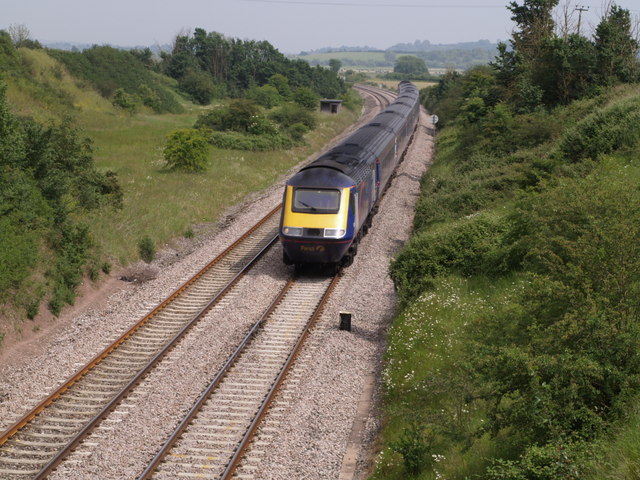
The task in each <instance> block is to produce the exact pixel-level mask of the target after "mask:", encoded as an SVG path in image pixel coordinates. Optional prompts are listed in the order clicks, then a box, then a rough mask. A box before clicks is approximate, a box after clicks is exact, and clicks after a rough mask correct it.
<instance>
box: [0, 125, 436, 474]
mask: <svg viewBox="0 0 640 480" xmlns="http://www.w3.org/2000/svg"><path fill="white" fill-rule="evenodd" d="M371 115H372V114H371V113H369V114H368V115H366V117H367V118H370V117H371ZM427 122H429V118H428V117H427V115H425V114H424V113H423V114H422V115H421V123H420V125H419V127H418V132H417V134H416V136H415V139H414V142H413V143H412V145H411V147H410V151H409V153H408V155H407V157H406V159H405V161H404V162H403V163H402V164H401V165H400V167H399V171H398V175H397V177H396V178H395V180H394V181H393V184H392V187H391V188H390V189H389V190H388V191H387V194H386V196H385V197H384V199H383V200H382V205H381V208H380V213H378V215H377V216H376V217H375V219H374V222H373V228H372V229H371V230H370V232H369V234H368V235H367V236H366V237H365V238H364V239H363V241H362V244H361V246H360V248H359V251H358V255H357V256H356V258H355V261H354V263H353V265H352V266H351V267H349V268H348V269H347V270H346V273H345V275H344V277H343V278H342V280H341V281H340V284H339V285H338V287H337V289H336V291H335V292H334V295H333V296H332V299H331V300H330V302H329V304H328V305H327V308H326V310H325V313H324V314H323V316H322V317H321V318H320V320H319V323H318V326H317V327H316V328H315V329H314V331H313V332H312V334H311V337H310V339H309V342H308V346H309V348H308V349H306V350H305V352H304V353H303V354H302V355H301V356H300V358H299V361H298V363H297V365H296V367H294V371H293V372H292V375H291V376H290V379H289V380H287V382H286V387H285V389H284V390H283V392H282V395H281V397H280V400H279V401H278V403H277V404H278V405H279V409H278V414H274V415H272V416H270V417H268V419H267V423H266V425H267V426H268V425H277V426H278V428H279V431H278V433H275V434H274V433H273V432H271V431H269V435H270V436H269V437H267V436H265V435H266V433H264V434H262V439H263V441H266V442H267V443H268V445H267V446H266V447H265V446H261V447H260V448H259V449H254V452H253V453H251V452H250V455H251V456H253V457H255V458H256V459H257V460H256V462H257V465H258V467H259V470H258V472H259V473H258V474H256V478H260V479H298V478H314V479H315V478H323V479H324V478H336V479H337V478H338V477H339V476H340V471H341V468H342V459H343V457H344V454H345V451H346V449H347V444H348V439H349V435H350V432H351V428H352V425H353V422H354V415H355V412H356V410H357V406H358V400H359V399H360V396H361V392H362V390H363V387H364V385H365V382H366V380H367V378H370V377H371V375H372V374H376V373H377V372H379V371H380V364H381V354H382V351H383V348H384V341H385V337H386V329H387V327H388V326H389V323H390V320H391V318H392V315H393V312H394V306H395V294H394V290H393V284H392V282H391V280H390V279H389V277H388V265H389V259H390V258H391V257H392V256H393V254H394V253H395V252H396V251H397V250H398V248H399V247H400V246H402V244H403V243H404V241H405V240H406V239H407V238H408V235H409V232H410V229H411V224H412V219H413V209H414V204H415V201H416V200H417V197H418V194H419V179H420V176H421V175H422V173H423V172H424V171H425V169H426V168H427V166H428V164H429V162H430V158H431V151H432V145H433V144H432V141H431V137H430V136H429V135H428V133H427V130H426V125H427ZM429 126H430V125H429ZM287 176H288V175H287ZM287 176H285V177H284V178H286V177H287ZM284 178H283V179H282V180H281V181H280V182H278V183H277V184H276V185H274V186H273V187H271V188H270V189H268V190H267V191H265V192H262V193H261V194H258V195H255V196H253V197H252V198H250V199H249V200H248V201H247V202H246V203H245V204H243V205H240V206H238V207H236V208H235V209H232V210H230V211H229V212H228V214H227V216H226V218H225V219H223V221H222V222H220V224H219V225H218V228H217V229H215V230H214V231H211V232H209V233H203V234H201V235H199V236H198V237H197V240H195V241H192V242H189V243H186V244H184V245H181V246H177V247H175V248H173V249H172V248H166V249H165V250H164V251H163V252H162V254H161V256H160V258H159V259H158V260H157V261H156V262H154V264H152V265H151V266H147V265H146V264H138V265H135V266H134V267H133V268H132V269H131V271H130V272H129V273H128V274H129V276H130V277H131V278H145V279H146V281H144V282H132V283H124V282H122V288H119V289H118V290H117V291H116V293H114V294H113V295H111V296H110V297H109V298H108V301H106V302H105V305H104V306H103V307H102V308H91V307H89V308H87V309H85V311H84V312H83V313H82V314H80V315H78V316H76V317H74V318H73V319H72V320H71V321H70V322H69V323H68V326H67V328H65V329H60V330H59V331H51V332H50V335H47V337H46V341H45V342H44V344H43V345H42V346H41V353H38V354H36V355H34V356H30V357H29V356H24V355H23V356H22V357H15V358H13V357H11V356H9V357H6V356H5V357H4V358H3V361H4V362H5V363H4V364H3V365H0V431H2V430H4V429H6V428H8V427H9V426H10V425H11V424H13V423H14V422H15V420H17V419H18V418H19V417H20V416H21V415H23V414H24V413H25V412H26V411H27V410H28V409H29V408H32V407H33V406H34V405H35V400H36V399H38V398H43V397H44V396H45V395H46V394H48V393H49V392H51V391H53V390H54V389H55V388H56V387H57V386H58V385H59V384H60V383H62V382H63V381H64V380H65V379H66V378H68V377H69V376H70V375H71V374H73V373H74V372H75V371H76V370H77V369H78V368H79V367H80V366H82V365H83V364H84V363H85V362H86V361H88V360H89V359H90V358H92V357H93V356H95V355H96V354H97V353H99V352H100V351H102V349H104V348H105V347H106V346H107V345H108V344H109V343H110V341H112V340H113V339H114V338H117V336H119V335H120V334H121V333H123V332H124V331H126V330H127V329H128V328H129V327H130V326H131V325H132V324H133V323H135V322H136V321H138V320H139V319H140V318H141V317H142V316H144V314H145V313H147V312H148V311H150V310H152V309H153V307H154V306H155V305H157V304H158V303H159V302H160V301H162V300H163V299H164V298H166V297H167V296H168V295H169V294H170V293H171V292H173V291H174V290H175V289H176V288H177V287H178V286H180V285H181V284H182V283H183V282H184V281H186V280H187V279H188V278H189V277H190V276H191V275H193V274H194V273H196V272H197V271H198V270H199V269H200V268H202V267H203V266H204V265H206V263H207V262H208V261H209V260H210V259H211V258H213V256H214V255H216V254H217V253H219V252H221V251H222V250H224V248H226V246H227V245H229V244H230V243H231V242H232V241H233V240H235V239H236V238H237V237H238V236H239V235H240V234H241V233H243V232H244V231H245V230H246V228H247V226H248V225H253V224H254V223H255V222H256V221H257V220H258V219H259V218H261V217H262V216H263V215H265V214H266V213H267V212H268V211H270V210H271V209H272V208H273V207H274V206H275V205H276V204H277V203H278V202H279V201H280V199H281V192H282V188H283V182H284ZM281 258H282V252H281V249H280V247H276V248H274V249H273V250H272V251H271V252H270V253H269V254H267V255H266V256H265V257H264V258H263V259H262V260H261V262H260V264H259V265H258V266H257V268H255V269H254V270H253V271H252V272H251V273H250V274H249V275H248V276H247V277H245V279H243V280H242V281H241V282H240V283H239V284H238V285H237V286H236V287H235V288H234V291H233V299H232V302H225V303H223V304H221V305H219V306H217V307H215V308H214V309H213V310H212V311H211V312H209V314H208V315H207V316H206V318H205V319H203V320H202V321H201V322H200V324H199V326H198V327H197V328H196V329H195V330H194V332H193V333H192V334H191V335H189V336H188V337H187V338H186V339H185V340H183V341H182V342H181V343H180V344H179V345H178V346H177V347H176V348H175V349H174V350H173V351H172V352H171V354H170V356H169V361H168V362H166V363H165V364H163V366H162V367H161V368H159V369H157V370H156V371H154V372H152V373H150V374H149V375H148V376H147V378H146V379H145V380H144V381H143V383H142V384H141V385H140V387H139V388H138V389H136V391H135V392H134V393H133V394H132V395H131V396H130V397H129V398H127V399H126V400H125V401H124V402H123V404H122V405H121V406H120V407H119V408H118V409H117V410H116V411H115V412H114V413H113V414H111V415H110V416H109V417H108V419H107V420H106V421H104V422H103V424H102V425H101V427H100V428H99V429H97V430H96V431H95V432H94V433H93V434H92V435H91V436H90V437H89V438H88V439H87V440H86V441H85V443H84V444H83V445H81V446H80V447H79V448H78V450H77V451H76V452H75V453H74V454H72V456H71V457H70V458H69V459H68V460H67V461H65V462H63V463H62V464H61V465H60V466H59V467H58V469H57V470H56V472H54V473H53V474H52V475H51V476H50V478H52V479H62V478H64V479H75V478H78V479H91V478H95V479H97V478H100V479H109V478H113V479H121V478H135V477H136V476H137V475H138V474H139V473H141V471H142V470H143V469H144V468H145V466H146V463H147V462H148V461H149V460H150V459H151V458H152V457H153V455H154V454H155V452H156V451H157V449H158V448H159V447H160V446H161V445H162V443H163V441H164V439H165V438H166V436H167V435H168V434H169V433H170V432H171V431H172V430H173V428H174V426H175V425H176V423H177V422H178V421H179V419H180V417H181V416H182V414H183V413H185V412H186V411H187V410H188V409H189V408H190V406H191V404H192V402H193V399H194V398H195V397H197V396H198V395H199V393H200V389H201V388H203V387H204V386H205V385H206V380H207V379H209V378H210V377H211V375H212V374H213V373H214V372H215V371H216V370H217V369H218V368H219V367H220V366H221V365H222V363H223V362H224V361H225V360H226V358H227V357H228V356H229V354H230V353H231V351H232V350H233V348H234V347H235V345H236V344H237V342H238V341H239V339H240V338H241V337H242V336H243V332H245V331H246V330H247V328H248V327H249V325H250V324H252V323H253V322H254V321H255V320H256V318H257V316H258V315H259V314H260V313H261V312H262V311H263V310H264V308H266V306H267V305H268V304H269V303H270V302H271V300H272V299H273V298H274V296H275V295H276V293H277V291H278V290H279V288H280V287H281V285H282V284H283V283H284V281H285V279H286V278H287V277H288V275H289V271H290V270H289V269H290V267H286V266H284V265H283V264H282V261H281ZM161 269H162V273H161V274H160V273H159V272H160V270H161ZM341 310H348V311H351V312H352V313H353V320H352V331H351V332H345V331H340V330H338V314H339V311H341ZM76 345H78V346H80V345H81V346H82V348H80V347H78V348H76ZM184 365H189V368H185V367H184ZM167 378H170V379H171V382H169V385H170V386H167V382H164V381H162V380H166V379H167ZM25 399H30V401H29V402H33V403H29V404H27V403H28V402H25ZM377 402H378V394H376V395H374V399H373V402H372V405H373V406H374V407H375V405H376V404H377ZM374 407H372V408H371V409H369V415H368V417H367V418H365V419H363V420H364V421H365V422H366V423H365V425H366V428H365V435H364V437H363V438H361V439H359V441H358V442H357V444H359V445H352V447H355V446H358V447H359V449H358V450H359V452H360V453H359V456H358V469H357V470H358V473H357V478H362V475H364V474H365V473H366V471H367V468H368V465H369V463H370V459H371V458H372V455H371V452H372V445H373V444H372V442H373V440H374V438H375V435H376V433H377V429H378V424H377V420H376V417H375V408H374ZM267 430H268V428H267V429H266V430H265V432H266V431H267ZM258 440H260V437H259V438H258ZM257 450H260V451H259V452H257Z"/></svg>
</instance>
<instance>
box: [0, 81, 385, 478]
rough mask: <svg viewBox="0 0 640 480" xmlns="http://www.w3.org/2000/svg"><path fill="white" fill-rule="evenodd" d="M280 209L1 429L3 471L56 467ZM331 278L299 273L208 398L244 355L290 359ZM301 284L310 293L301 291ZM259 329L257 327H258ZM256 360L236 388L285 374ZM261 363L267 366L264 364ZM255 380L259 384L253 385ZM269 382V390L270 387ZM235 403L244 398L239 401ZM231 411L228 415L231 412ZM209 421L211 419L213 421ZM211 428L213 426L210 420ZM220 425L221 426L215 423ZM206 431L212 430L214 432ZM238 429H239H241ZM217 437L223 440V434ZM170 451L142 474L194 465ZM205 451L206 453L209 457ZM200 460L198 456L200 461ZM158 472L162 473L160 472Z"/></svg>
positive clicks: (20, 474) (187, 323)
mask: <svg viewBox="0 0 640 480" xmlns="http://www.w3.org/2000/svg"><path fill="white" fill-rule="evenodd" d="M364 90H367V92H368V94H369V95H373V96H375V98H376V102H377V103H378V104H379V106H380V108H381V109H384V108H385V106H386V105H387V104H388V103H389V102H390V99H392V97H393V94H390V93H389V94H386V95H385V94H379V93H377V90H375V89H374V92H376V93H372V92H371V91H370V90H371V89H369V88H368V87H366V88H364ZM279 211H280V206H278V207H276V208H275V209H274V210H273V211H272V212H271V213H270V214H269V215H268V216H267V217H265V218H264V219H263V220H262V221H261V222H259V223H258V224H257V225H256V226H254V227H253V228H252V229H250V230H249V231H248V232H247V233H246V234H245V235H244V236H243V237H242V238H240V239H239V240H238V241H236V242H235V243H234V244H233V245H231V246H230V247H229V248H228V249H227V250H225V252H223V253H222V254H221V255H220V256H219V257H217V258H216V259H215V260H213V261H212V262H211V263H209V264H208V265H207V266H206V267H205V268H203V269H202V270H201V271H200V272H199V273H198V274H196V275H195V276H194V277H193V278H192V279H190V280H189V281H188V282H186V283H185V284H184V285H183V286H181V287H180V288H178V289H177V290H176V291H175V292H174V293H173V294H172V295H171V296H170V297H169V298H167V299H166V300H165V301H163V302H162V303H161V304H160V305H159V306H158V307H156V308H155V309H154V310H153V311H152V312H150V313H149V314H148V315H147V316H145V317H144V318H143V319H142V320H141V321H140V322H138V323H137V324H136V325H134V326H133V327H132V328H131V329H130V330H129V331H127V332H126V333H125V334H123V335H122V336H121V337H120V338H118V339H117V340H116V341H115V342H113V343H112V344H111V345H110V346H109V347H107V348H106V349H105V350H104V351H103V352H101V353H100V354H98V355H97V356H96V357H95V358H94V359H93V360H92V361H91V362H90V363H89V364H87V365H86V366H85V367H83V368H82V369H81V370H79V371H78V372H77V373H76V374H74V375H73V376H72V377H71V378H70V379H69V380H68V381H67V382H65V383H64V384H63V385H62V386H61V387H59V388H58V389H57V390H56V391H55V392H53V393H52V394H51V395H50V396H49V397H47V398H46V399H45V400H43V401H42V402H40V404H38V406H37V407H36V408H34V409H33V410H32V411H31V412H29V413H28V414H27V415H25V416H24V417H23V418H22V419H20V420H19V421H18V422H17V423H16V424H15V425H14V426H12V427H11V428H10V429H9V430H7V431H6V432H5V433H4V434H3V435H2V436H1V437H0V478H3V479H5V478H6V479H25V478H45V477H46V476H47V475H48V474H49V473H50V472H51V471H52V470H53V469H55V467H56V466H57V465H58V464H59V463H60V462H61V461H63V460H64V459H65V458H66V457H67V456H68V454H69V453H70V452H71V451H73V450H74V449H75V448H76V447H77V446H78V444H79V443H80V442H82V440H83V439H84V438H86V436H87V435H89V434H90V433H91V431H92V430H93V429H95V428H96V427H97V426H98V425H99V424H100V422H101V421H102V420H103V419H104V418H105V417H106V416H107V415H108V414H109V413H110V412H112V411H113V410H114V409H115V408H116V407H117V406H118V404H119V403H120V402H121V401H122V399H123V398H125V397H126V396H127V395H128V394H129V393H130V392H131V391H132V390H133V389H134V388H135V386H136V385H137V384H138V383H140V381H141V380H142V378H143V377H144V376H145V375H146V374H147V373H148V372H149V371H151V370H152V369H153V368H154V367H155V366H156V365H157V364H158V363H159V362H160V361H161V360H162V359H163V358H164V356H165V355H166V354H167V353H168V352H169V351H170V350H171V349H172V348H173V346H174V345H175V344H177V343H178V341H179V340H180V339H181V338H182V337H183V336H184V335H185V334H186V333H187V332H188V331H189V330H190V329H191V327H192V326H194V325H195V324H196V323H197V322H198V320H199V319H200V318H201V317H202V316H203V315H204V314H205V313H206V312H207V311H208V310H209V309H210V308H211V307H212V306H214V305H215V304H216V303H217V302H218V301H219V300H220V299H221V298H222V297H223V296H224V294H225V293H226V292H227V291H228V289H229V288H231V286H232V285H234V284H235V283H236V282H237V280H239V278H240V277H241V276H242V275H243V273H244V272H245V271H246V270H247V269H248V268H249V267H250V265H252V264H253V263H254V262H255V261H256V260H257V259H258V258H259V257H260V256H261V255H262V254H263V253H264V252H265V251H266V250H267V249H268V248H269V246H270V245H272V244H273V243H274V241H275V240H276V239H277V231H278V220H279V215H278V213H279ZM335 281H336V280H335V279H334V280H328V279H315V280H314V281H313V282H305V281H298V282H296V283H295V284H294V285H292V286H290V287H289V289H288V293H287V294H285V295H284V296H283V300H282V301H281V302H278V303H277V304H274V309H273V311H271V312H268V313H266V314H265V315H264V316H263V318H262V319H261V320H260V322H258V323H259V325H260V326H259V327H256V329H254V330H255V331H252V332H253V333H252V334H251V339H248V340H247V341H246V343H247V344H248V345H261V344H262V345H266V347H262V348H263V350H260V348H261V347H256V348H258V350H257V351H258V352H262V353H251V354H239V359H238V360H237V362H236V361H235V360H234V361H233V362H231V363H230V364H229V370H230V371H229V372H226V371H225V373H224V374H222V373H221V374H220V375H219V376H218V377H220V378H219V379H218V382H219V383H220V386H219V387H218V386H217V385H216V386H214V387H213V388H212V391H214V396H213V397H212V398H216V399H219V398H227V403H229V402H231V400H230V399H233V398H234V396H233V395H231V396H227V397H224V396H222V397H221V396H220V395H222V394H221V393H217V392H223V390H222V387H223V385H230V384H232V383H233V382H234V381H233V380H226V379H227V377H228V375H231V374H237V372H239V371H240V370H241V365H243V364H244V363H242V362H244V361H245V360H244V359H246V358H252V357H256V358H258V359H260V358H266V359H272V358H275V357H283V358H284V357H286V358H288V359H290V360H292V359H293V358H294V357H295V353H288V354H285V353H284V352H285V345H286V349H287V350H288V351H290V350H291V348H292V346H291V345H289V344H290V343H291V342H293V341H294V340H295V344H296V345H297V347H296V348H298V347H299V345H300V344H301V342H302V339H303V338H304V335H306V333H305V332H306V331H307V329H308V328H309V325H310V324H311V323H310V322H312V320H309V319H308V318H305V319H304V320H302V319H301V318H298V316H297V315H298V314H297V313H295V312H298V310H300V311H304V312H306V311H307V310H308V309H312V310H314V312H315V311H317V312H319V310H320V309H321V303H322V301H321V300H320V298H321V297H322V298H324V296H325V295H327V294H326V293H322V292H315V293H309V291H313V289H314V288H316V287H317V285H315V284H316V283H318V284H319V285H321V287H320V290H322V289H324V290H327V289H328V290H330V288H329V287H328V286H327V285H329V284H330V285H333V284H334V283H335ZM305 284H306V285H305ZM309 289H311V290H309ZM305 290H306V291H307V293H304V292H305ZM294 298H298V300H297V301H298V302H299V298H303V299H305V300H304V301H303V302H302V303H304V302H307V303H304V307H303V306H300V305H296V306H291V305H295V301H296V300H292V299H294ZM291 302H294V303H293V304H292V303H291ZM287 305H289V306H287ZM314 305H315V306H314ZM294 313H295V314H294ZM304 315H306V313H305V314H304ZM316 315H317V313H316ZM287 316H288V317H291V319H290V320H291V321H292V322H293V323H291V324H287V323H286V322H287V321H289V320H286V319H285V317H287ZM309 318H314V314H313V313H312V314H311V315H310V316H309ZM308 320H309V321H308ZM287 325H288V326H287ZM272 326H273V327H272ZM258 331H259V333H257V332H258ZM283 332H284V333H283ZM244 343H245V342H243V344H244ZM242 348H245V346H243V347H242ZM251 348H254V347H251ZM256 365H257V366H255V368H253V370H252V371H253V372H257V375H258V378H261V379H262V380H263V381H262V382H258V380H253V379H252V380H246V382H248V384H247V385H242V386H243V387H246V388H242V389H241V390H246V391H247V393H255V392H254V390H260V389H264V388H267V386H266V385H267V383H270V384H271V385H274V384H275V385H277V384H279V379H281V378H282V377H283V375H284V372H285V371H286V369H287V368H288V367H287V366H285V363H282V364H281V365H280V366H278V365H277V364H275V363H274V364H273V365H272V362H271V361H258V362H257V364H256ZM287 365H288V364H287ZM263 367H265V368H267V370H269V369H270V370H269V371H267V370H264V371H263V370H262V368H263ZM276 370H277V374H276V375H275V378H276V379H278V380H277V381H276V380H274V381H271V380H269V381H267V380H266V378H267V377H273V376H274V372H275V371H276ZM218 377H216V378H218ZM229 378H231V377H229ZM243 382H245V380H240V382H237V381H236V382H235V383H236V384H238V383H240V384H242V383H243ZM258 385H260V386H258ZM254 386H255V387H256V388H253V387H254ZM225 388H227V387H225ZM269 390H270V391H271V387H269ZM276 390H277V386H276V387H275V388H274V389H273V391H272V393H268V394H265V395H266V397H265V398H271V397H272V395H273V392H275V391H276ZM238 395H240V393H238ZM258 396H259V395H258ZM255 401H256V400H254V399H249V398H245V397H238V401H237V402H236V401H234V405H235V406H231V407H229V408H230V409H231V411H232V412H233V411H234V410H235V411H237V412H240V411H242V412H244V411H249V410H251V408H245V406H244V405H245V404H246V403H247V402H255ZM223 403H224V402H223ZM206 404H207V405H209V404H211V401H207V402H206ZM267 404H268V401H267V402H265V403H264V404H262V406H260V407H258V411H259V412H264V411H265V409H266V405H267ZM238 405H243V406H241V407H238ZM194 408H195V407H194ZM254 409H255V408H254ZM261 414H262V413H260V414H259V415H258V416H257V417H256V418H254V419H253V420H251V422H250V426H249V427H245V428H244V429H243V428H242V427H241V428H240V429H239V431H241V430H244V433H243V434H242V435H243V437H242V439H240V440H239V441H238V440H235V439H234V440H229V439H228V440H227V441H226V443H227V444H229V445H228V447H229V448H231V450H228V451H229V452H232V453H230V454H229V453H225V452H221V453H219V454H218V453H216V454H215V455H214V456H220V457H221V458H222V459H224V458H225V457H226V458H227V460H228V461H227V463H226V466H224V467H213V466H211V469H215V468H218V469H219V470H220V469H222V470H224V471H223V473H222V475H228V473H225V471H227V470H228V471H229V472H230V471H232V470H233V469H234V468H235V465H236V463H237V461H238V459H239V458H240V455H241V452H242V449H243V448H244V446H245V445H246V444H247V443H248V441H249V440H248V439H249V438H250V436H251V434H252V433H253V430H255V427H256V425H257V424H258V423H259V419H260V415H261ZM231 416H232V417H233V415H231ZM203 418H204V417H203ZM213 424H214V425H215V422H214V423H213ZM209 428H210V429H211V431H214V430H216V428H213V427H209ZM218 430H219V431H220V429H219V428H218ZM190 431H192V429H191V428H189V429H188V430H187V431H186V432H185V437H184V438H185V440H180V442H179V443H178V444H176V446H175V447H174V446H173V444H172V445H171V447H166V448H167V451H168V450H169V449H172V448H183V447H184V446H185V445H188V444H189V441H190V440H189V435H191V433H189V432H190ZM211 435H212V436H214V434H213V433H212V434H211ZM235 435H236V436H237V435H238V433H236V434H235ZM244 435H246V437H245V436H244ZM178 436H179V435H177V436H176V438H177V437H178ZM216 441H218V442H222V440H220V439H218V440H216ZM234 445H235V446H234ZM163 451H164V449H163ZM171 452H172V453H171V454H170V455H169V460H166V457H165V455H166V453H164V454H162V452H161V453H160V454H159V455H158V457H157V458H160V457H162V458H161V459H160V460H157V461H156V460H154V463H152V465H151V466H150V467H149V469H147V470H148V472H146V471H145V474H143V476H142V477H141V478H148V476H149V475H151V474H152V472H155V473H153V475H154V477H155V475H159V478H172V475H173V474H172V473H170V474H169V476H168V477H167V476H166V475H167V472H174V471H175V469H176V468H178V467H176V465H181V464H184V465H187V464H188V465H191V466H193V465H197V464H198V454H195V455H194V456H189V457H187V455H191V454H189V453H176V451H174V450H172V451H171ZM176 455H178V456H179V455H185V457H183V458H184V459H187V458H189V459H190V460H188V461H187V460H184V461H180V462H175V459H176ZM210 456H211V455H207V457H210ZM200 460H202V459H200ZM207 462H209V460H207ZM205 463H206V462H200V465H204V464H205ZM222 463H223V462H222ZM222 463H221V464H222ZM180 468H181V467H180ZM197 468H201V467H196V469H197ZM163 475H165V476H164V477H163ZM215 478H227V477H225V476H222V477H215Z"/></svg>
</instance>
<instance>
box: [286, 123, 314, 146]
mask: <svg viewBox="0 0 640 480" xmlns="http://www.w3.org/2000/svg"><path fill="white" fill-rule="evenodd" d="M308 131H309V127H307V126H306V125H305V124H304V123H294V124H293V125H291V126H290V127H289V128H287V134H288V135H289V136H290V137H291V139H292V140H293V141H294V142H302V141H303V140H304V135H305V133H307V132H308Z"/></svg>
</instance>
